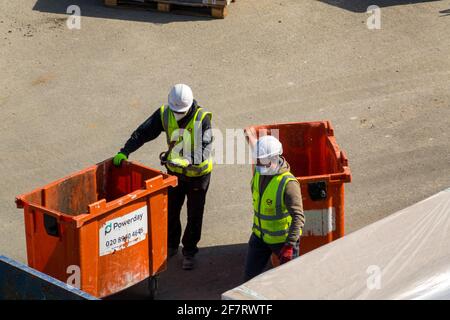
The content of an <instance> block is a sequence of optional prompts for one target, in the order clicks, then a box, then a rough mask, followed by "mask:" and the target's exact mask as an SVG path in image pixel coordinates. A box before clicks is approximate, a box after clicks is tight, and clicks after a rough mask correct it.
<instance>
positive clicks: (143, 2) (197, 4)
mask: <svg viewBox="0 0 450 320" xmlns="http://www.w3.org/2000/svg"><path fill="white" fill-rule="evenodd" d="M235 1H236V0H104V2H105V5H106V6H110V7H129V8H145V9H155V10H158V11H160V12H174V13H177V12H180V11H182V12H183V13H188V14H191V12H192V14H195V15H197V14H202V13H203V14H205V13H206V14H209V15H211V16H212V17H213V18H218V19H223V18H225V17H226V16H227V14H228V5H229V4H230V3H231V2H235ZM188 9H190V10H188Z"/></svg>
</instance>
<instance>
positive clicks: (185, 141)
mask: <svg viewBox="0 0 450 320" xmlns="http://www.w3.org/2000/svg"><path fill="white" fill-rule="evenodd" d="M160 110H161V121H162V124H163V128H164V131H165V132H166V138H167V145H168V146H169V148H170V146H171V144H174V147H172V148H171V149H172V150H171V152H170V153H169V155H168V157H167V160H168V161H170V160H174V159H177V158H182V157H183V153H184V154H185V155H186V156H187V155H188V154H189V153H190V154H193V153H194V152H195V150H197V148H202V145H201V144H202V122H203V119H204V118H205V117H209V118H210V119H212V114H211V113H210V112H206V111H203V109H202V108H198V109H197V111H196V113H195V114H194V116H193V117H192V119H191V120H190V121H189V123H188V124H187V125H186V127H185V128H184V129H180V128H179V127H178V122H177V120H176V119H175V116H174V115H173V112H172V110H170V108H169V107H168V106H164V105H163V106H162V107H161V109H160ZM189 158H191V157H190V156H189ZM201 160H203V159H200V160H199V161H201ZM166 167H167V169H169V170H170V171H172V172H175V173H180V174H183V175H185V176H187V177H200V176H203V175H205V174H208V173H210V172H211V171H212V167H213V161H212V158H211V157H209V158H208V159H206V160H204V161H202V162H201V163H194V164H191V165H190V166H188V167H186V168H180V167H176V166H172V165H170V164H169V163H167V164H166Z"/></svg>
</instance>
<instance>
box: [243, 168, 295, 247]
mask: <svg viewBox="0 0 450 320" xmlns="http://www.w3.org/2000/svg"><path fill="white" fill-rule="evenodd" d="M260 177H261V174H260V173H259V172H257V171H255V174H254V175H253V179H252V192H253V210H254V216H253V233H254V234H255V235H256V236H257V237H259V238H260V239H261V240H263V241H264V242H265V243H267V244H277V243H283V242H286V239H287V237H288V233H289V227H290V225H291V221H292V217H291V215H290V214H289V212H288V210H287V208H286V205H285V203H284V193H285V190H286V185H287V184H288V182H289V181H297V179H296V178H295V177H294V176H293V175H292V173H290V172H289V171H288V172H285V173H282V174H278V175H274V176H273V177H272V179H271V180H270V182H269V183H268V185H267V187H266V188H265V189H264V190H260V188H261V185H260Z"/></svg>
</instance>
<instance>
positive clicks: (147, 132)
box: [120, 109, 164, 157]
mask: <svg viewBox="0 0 450 320" xmlns="http://www.w3.org/2000/svg"><path fill="white" fill-rule="evenodd" d="M163 131H164V128H163V125H162V121H161V113H160V110H159V109H157V110H156V111H155V112H154V113H153V114H152V115H151V116H150V118H148V119H147V120H145V121H144V122H143V123H142V124H141V125H140V126H139V127H138V128H137V129H136V130H135V131H134V132H133V133H132V134H131V137H130V138H129V139H128V141H127V142H126V143H125V146H124V147H123V148H122V149H120V152H122V153H123V154H125V155H126V156H127V157H128V156H129V154H130V153H132V152H134V151H136V150H137V149H139V148H140V147H142V145H143V144H144V143H146V142H148V141H151V140H154V139H156V138H157V137H158V136H159V135H160V134H161V132H163Z"/></svg>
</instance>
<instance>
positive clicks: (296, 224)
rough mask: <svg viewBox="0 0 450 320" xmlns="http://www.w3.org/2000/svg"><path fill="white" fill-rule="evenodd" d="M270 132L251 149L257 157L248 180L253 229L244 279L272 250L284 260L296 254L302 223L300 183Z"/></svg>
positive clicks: (260, 268)
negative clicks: (251, 196) (249, 183)
mask: <svg viewBox="0 0 450 320" xmlns="http://www.w3.org/2000/svg"><path fill="white" fill-rule="evenodd" d="M282 153H283V150H282V145H281V143H280V141H278V139H276V138H275V137H273V136H263V137H261V138H260V139H259V140H258V141H257V143H256V146H255V149H254V150H253V157H254V159H255V160H256V166H255V171H254V175H253V179H252V182H251V186H252V194H253V211H254V216H253V232H252V235H251V237H250V240H249V243H248V245H249V247H248V254H247V261H246V266H245V280H246V281H247V280H250V279H251V278H253V277H255V276H257V275H259V274H260V273H262V272H263V271H264V269H265V267H266V265H267V262H268V261H269V259H270V257H271V255H272V253H274V254H275V255H277V256H278V258H279V259H280V263H281V264H283V263H285V262H288V261H290V260H292V259H293V258H295V257H298V253H299V243H300V236H301V234H302V230H303V226H304V224H305V216H304V213H303V203H302V196H301V191H300V184H299V183H298V181H297V179H296V178H295V177H294V176H293V175H292V174H291V173H290V171H289V170H290V167H289V164H288V163H287V161H286V160H285V159H284V157H282V156H281V155H282Z"/></svg>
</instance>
